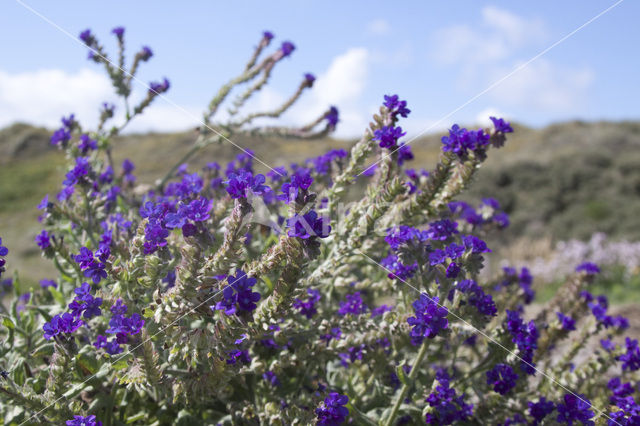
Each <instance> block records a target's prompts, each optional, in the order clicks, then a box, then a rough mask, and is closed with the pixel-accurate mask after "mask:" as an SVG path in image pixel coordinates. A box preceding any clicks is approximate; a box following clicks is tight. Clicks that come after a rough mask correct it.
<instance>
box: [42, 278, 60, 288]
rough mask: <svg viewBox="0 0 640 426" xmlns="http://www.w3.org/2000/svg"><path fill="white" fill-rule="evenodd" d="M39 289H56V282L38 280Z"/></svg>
mask: <svg viewBox="0 0 640 426" xmlns="http://www.w3.org/2000/svg"><path fill="white" fill-rule="evenodd" d="M40 287H42V288H47V287H53V288H58V284H56V282H55V281H53V280H49V279H43V280H40Z"/></svg>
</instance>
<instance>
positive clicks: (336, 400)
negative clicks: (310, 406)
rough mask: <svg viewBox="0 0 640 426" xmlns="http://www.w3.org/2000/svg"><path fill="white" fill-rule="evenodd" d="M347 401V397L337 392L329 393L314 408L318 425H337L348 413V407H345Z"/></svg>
mask: <svg viewBox="0 0 640 426" xmlns="http://www.w3.org/2000/svg"><path fill="white" fill-rule="evenodd" d="M348 402H349V397H348V396H346V395H341V394H339V393H337V392H331V393H329V396H327V397H326V398H325V399H324V402H323V403H322V404H321V405H320V407H318V408H316V416H317V417H318V424H319V425H339V424H342V423H343V422H344V421H345V420H346V419H347V416H348V415H349V409H347V408H346V407H345V405H347V403H348Z"/></svg>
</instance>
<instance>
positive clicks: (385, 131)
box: [373, 126, 406, 149]
mask: <svg viewBox="0 0 640 426" xmlns="http://www.w3.org/2000/svg"><path fill="white" fill-rule="evenodd" d="M404 135H406V132H403V131H402V127H394V126H384V127H382V128H381V129H377V130H376V131H374V132H373V140H374V141H378V142H379V145H380V148H388V149H394V148H396V147H397V145H398V139H400V138H401V137H402V136H404Z"/></svg>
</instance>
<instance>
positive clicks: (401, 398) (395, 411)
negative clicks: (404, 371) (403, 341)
mask: <svg viewBox="0 0 640 426" xmlns="http://www.w3.org/2000/svg"><path fill="white" fill-rule="evenodd" d="M428 346H429V344H428V340H427V339H425V340H424V341H423V342H422V345H421V346H420V351H418V355H417V356H416V359H415V360H414V362H413V367H412V368H411V372H410V373H409V383H407V384H405V385H403V386H402V389H400V394H399V395H398V398H397V399H396V402H395V404H393V408H392V409H391V414H389V417H387V420H386V421H385V422H384V423H383V424H384V426H391V424H393V419H395V417H396V415H397V414H398V410H399V409H400V404H402V401H404V398H405V397H406V396H407V392H409V385H411V384H412V382H413V381H414V380H415V378H416V376H417V375H418V370H419V369H420V363H421V362H422V360H423V359H424V356H425V355H426V354H427V347H428Z"/></svg>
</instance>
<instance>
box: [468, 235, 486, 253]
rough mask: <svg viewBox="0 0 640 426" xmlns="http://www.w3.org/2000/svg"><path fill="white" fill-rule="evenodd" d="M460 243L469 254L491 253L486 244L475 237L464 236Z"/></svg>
mask: <svg viewBox="0 0 640 426" xmlns="http://www.w3.org/2000/svg"><path fill="white" fill-rule="evenodd" d="M462 242H463V243H464V246H465V247H466V248H467V249H468V250H471V253H475V254H480V253H491V250H490V249H489V247H487V243H485V242H484V241H482V240H481V239H480V238H478V237H476V236H475V235H465V236H464V237H462Z"/></svg>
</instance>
